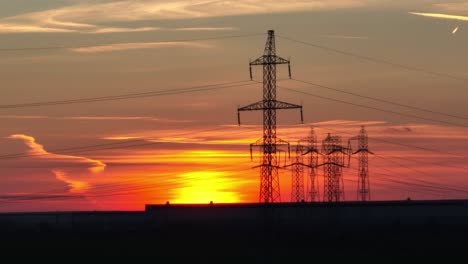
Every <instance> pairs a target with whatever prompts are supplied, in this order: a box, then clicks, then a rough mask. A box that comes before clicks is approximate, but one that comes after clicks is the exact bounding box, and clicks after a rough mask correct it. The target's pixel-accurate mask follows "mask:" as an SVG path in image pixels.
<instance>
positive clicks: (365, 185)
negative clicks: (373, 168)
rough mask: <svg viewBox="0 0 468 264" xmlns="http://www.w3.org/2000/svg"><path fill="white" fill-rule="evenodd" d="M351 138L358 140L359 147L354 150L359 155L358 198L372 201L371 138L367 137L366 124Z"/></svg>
mask: <svg viewBox="0 0 468 264" xmlns="http://www.w3.org/2000/svg"><path fill="white" fill-rule="evenodd" d="M351 140H357V141H358V149H357V150H356V151H355V152H353V155H356V154H357V155H359V158H358V159H359V165H358V166H359V167H358V189H357V199H358V201H370V199H371V193H370V182H369V156H368V155H369V153H370V154H373V153H372V152H371V151H369V139H368V137H367V131H366V129H365V128H364V126H362V127H361V131H359V135H358V136H356V137H353V138H350V141H351Z"/></svg>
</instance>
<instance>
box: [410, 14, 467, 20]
mask: <svg viewBox="0 0 468 264" xmlns="http://www.w3.org/2000/svg"><path fill="white" fill-rule="evenodd" d="M409 13H410V14H412V15H417V16H423V17H432V18H439V19H450V20H460V21H468V16H459V15H449V14H440V13H417V12H409Z"/></svg>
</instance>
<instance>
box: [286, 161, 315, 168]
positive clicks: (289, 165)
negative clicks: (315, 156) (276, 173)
mask: <svg viewBox="0 0 468 264" xmlns="http://www.w3.org/2000/svg"><path fill="white" fill-rule="evenodd" d="M291 166H304V167H307V168H311V169H313V168H315V167H314V166H311V165H307V164H304V163H302V162H295V163H291V164H288V165H285V166H283V167H284V168H287V167H291Z"/></svg>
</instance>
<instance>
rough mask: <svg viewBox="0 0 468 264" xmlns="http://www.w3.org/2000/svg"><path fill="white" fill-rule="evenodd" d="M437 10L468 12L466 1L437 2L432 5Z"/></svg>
mask: <svg viewBox="0 0 468 264" xmlns="http://www.w3.org/2000/svg"><path fill="white" fill-rule="evenodd" d="M433 6H434V7H435V8H436V9H437V10H443V11H448V12H457V13H460V12H464V13H466V12H468V3H467V2H466V1H463V2H458V3H457V2H448V3H439V4H434V5H433Z"/></svg>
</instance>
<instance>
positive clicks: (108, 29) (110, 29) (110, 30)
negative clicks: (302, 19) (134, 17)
mask: <svg viewBox="0 0 468 264" xmlns="http://www.w3.org/2000/svg"><path fill="white" fill-rule="evenodd" d="M156 30H161V28H158V27H139V28H118V27H103V28H96V29H94V30H91V31H82V32H80V33H85V34H102V33H128V32H148V31H156Z"/></svg>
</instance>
